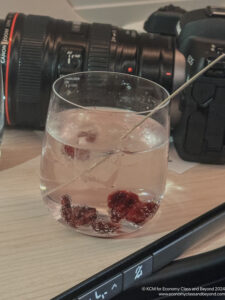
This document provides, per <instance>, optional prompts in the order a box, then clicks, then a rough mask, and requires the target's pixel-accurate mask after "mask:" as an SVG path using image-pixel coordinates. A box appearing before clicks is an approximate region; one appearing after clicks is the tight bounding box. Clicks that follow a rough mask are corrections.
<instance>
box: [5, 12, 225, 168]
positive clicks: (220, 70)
mask: <svg viewBox="0 0 225 300" xmlns="http://www.w3.org/2000/svg"><path fill="white" fill-rule="evenodd" d="M145 28H146V29H147V30H148V31H149V33H137V32H136V31H134V30H123V29H120V28H118V27H114V26H111V25H108V24H84V23H74V22H67V21H63V20H55V19H53V18H50V17H44V16H33V15H28V16H26V15H24V14H21V13H9V14H8V16H7V17H6V19H5V20H0V41H1V43H0V60H1V64H2V68H3V77H4V90H5V116H6V121H7V124H8V125H12V126H20V127H21V126H22V127H29V128H38V129H40V128H44V126H45V120H46V115H47V109H48V103H49V99H50V93H51V86H52V83H53V81H54V80H55V79H56V78H58V77H60V76H62V75H65V74H68V73H74V72H80V71H86V70H93V71H96V70H99V71H100V70H101V71H102V70H104V71H114V72H122V73H124V72H125V73H129V74H133V75H137V76H142V77H145V78H147V79H151V80H153V81H156V82H158V83H159V84H161V85H162V86H164V87H165V88H166V89H167V90H168V91H169V92H172V91H173V90H175V89H176V88H177V87H179V86H180V85H181V84H182V83H184V82H185V81H186V80H188V79H189V78H190V77H192V76H193V75H194V74H196V73H197V72H198V71H199V70H201V69H202V68H203V67H204V66H205V65H207V64H208V63H209V62H210V61H211V60H213V59H215V58H216V57H217V56H218V55H219V54H221V53H222V52H224V49H225V38H224V37H225V10H223V9H213V8H210V7H208V8H206V9H201V10H196V11H191V12H185V11H184V10H182V9H180V8H177V7H174V6H167V7H165V8H162V9H160V10H159V11H157V12H155V13H154V14H153V15H151V16H150V18H149V20H148V21H147V22H146V23H145ZM224 98H225V62H224V61H221V62H220V63H218V64H216V65H215V66H214V67H213V68H212V69H210V70H209V71H208V72H207V73H205V74H204V75H203V76H201V78H199V79H198V80H197V81H195V82H194V83H193V84H192V85H191V86H189V87H188V88H186V90H185V91H184V92H183V93H182V94H181V95H180V97H179V99H176V100H172V103H171V120H172V123H175V125H173V130H172V135H173V137H174V143H175V146H176V149H177V151H178V153H179V155H180V156H181V157H182V158H183V159H185V160H190V161H197V162H203V163H215V164H224V163H225V100H224ZM176 106H177V107H176ZM174 107H175V110H174V109H173V108H174ZM175 119H176V122H173V120H175Z"/></svg>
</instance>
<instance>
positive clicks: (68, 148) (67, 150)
mask: <svg viewBox="0 0 225 300" xmlns="http://www.w3.org/2000/svg"><path fill="white" fill-rule="evenodd" d="M63 152H64V153H65V154H66V155H67V156H68V157H69V158H71V159H73V158H74V155H75V149H74V147H72V146H69V145H64V146H63Z"/></svg>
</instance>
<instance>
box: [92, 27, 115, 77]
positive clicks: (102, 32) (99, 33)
mask: <svg viewBox="0 0 225 300" xmlns="http://www.w3.org/2000/svg"><path fill="white" fill-rule="evenodd" d="M111 36H112V27H111V25H107V24H98V23H94V24H93V25H92V26H91V28H90V40H89V52H88V57H87V70H88V71H108V70H109V61H110V42H111Z"/></svg>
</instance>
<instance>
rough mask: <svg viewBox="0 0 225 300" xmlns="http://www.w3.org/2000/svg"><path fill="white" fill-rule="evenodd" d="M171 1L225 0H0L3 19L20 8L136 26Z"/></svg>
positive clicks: (212, 1) (195, 4) (221, 2)
mask: <svg viewBox="0 0 225 300" xmlns="http://www.w3.org/2000/svg"><path fill="white" fill-rule="evenodd" d="M171 3H172V4H174V5H178V6H181V7H183V8H185V9H187V10H190V9H196V8H200V7H205V6H207V5H211V6H225V0H173V1H168V0H0V18H2V19H3V18H5V16H6V15H7V13H8V12H17V11H18V12H23V13H25V14H38V15H49V16H51V17H54V18H60V19H65V20H77V21H88V22H102V23H111V24H114V25H118V26H125V27H133V25H134V24H135V23H136V22H137V25H138V23H139V22H140V23H141V24H142V23H143V21H144V20H145V19H146V18H147V17H148V16H149V15H150V14H151V13H152V12H153V11H155V10H157V9H158V8H159V7H161V6H164V5H167V4H171ZM127 24H128V25H127ZM129 24H130V25H129ZM137 27H138V26H137ZM137 29H139V28H137Z"/></svg>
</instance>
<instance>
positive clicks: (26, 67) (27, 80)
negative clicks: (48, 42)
mask: <svg viewBox="0 0 225 300" xmlns="http://www.w3.org/2000/svg"><path fill="white" fill-rule="evenodd" d="M48 22H49V18H48V17H40V16H33V15H29V16H27V17H26V18H25V20H24V26H23V35H22V39H21V45H20V49H19V57H20V62H19V70H18V86H17V95H18V97H17V102H18V103H17V105H18V107H21V103H23V104H24V105H25V106H27V105H28V106H30V105H32V106H33V105H34V104H35V103H36V104H38V103H39V102H40V96H41V77H42V74H41V73H42V59H43V51H44V47H43V42H44V39H45V32H46V25H47V23H48ZM24 108H25V107H24ZM39 113H40V112H38V111H36V114H35V118H37V121H38V120H39V118H40V116H39ZM17 116H18V117H19V118H20V111H17ZM18 121H19V120H18ZM33 121H34V120H33Z"/></svg>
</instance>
